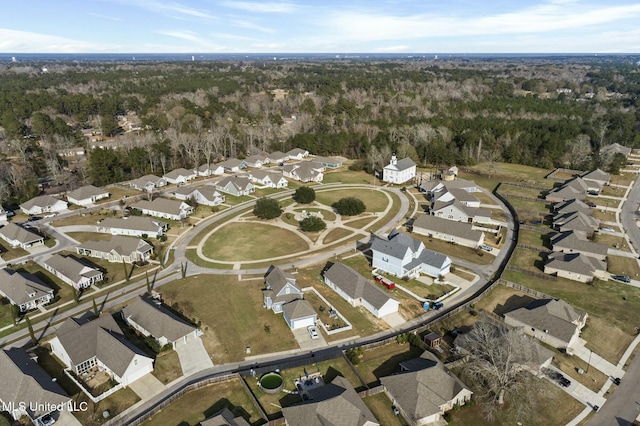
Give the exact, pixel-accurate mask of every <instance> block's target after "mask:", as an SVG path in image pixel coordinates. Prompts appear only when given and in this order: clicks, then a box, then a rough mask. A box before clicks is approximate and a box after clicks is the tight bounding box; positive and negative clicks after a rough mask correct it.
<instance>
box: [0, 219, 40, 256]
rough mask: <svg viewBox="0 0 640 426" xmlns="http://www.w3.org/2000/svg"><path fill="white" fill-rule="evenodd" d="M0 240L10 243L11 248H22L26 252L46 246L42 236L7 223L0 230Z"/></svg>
mask: <svg viewBox="0 0 640 426" xmlns="http://www.w3.org/2000/svg"><path fill="white" fill-rule="evenodd" d="M0 238H2V239H3V240H5V241H6V242H7V243H9V245H10V246H11V247H14V248H15V247H20V248H22V249H24V250H27V249H29V248H31V247H34V246H39V245H42V244H44V237H43V236H42V235H40V234H36V233H35V232H32V231H30V230H28V229H26V228H23V227H22V226H18V225H16V224H15V223H7V224H6V225H4V226H3V227H2V228H0Z"/></svg>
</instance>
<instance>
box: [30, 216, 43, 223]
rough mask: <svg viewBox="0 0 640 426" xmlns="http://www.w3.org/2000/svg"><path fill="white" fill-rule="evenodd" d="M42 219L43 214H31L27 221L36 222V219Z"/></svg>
mask: <svg viewBox="0 0 640 426" xmlns="http://www.w3.org/2000/svg"><path fill="white" fill-rule="evenodd" d="M40 219H42V217H41V216H31V217H30V218H29V219H27V222H35V221H36V220H40Z"/></svg>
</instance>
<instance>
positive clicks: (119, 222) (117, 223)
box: [99, 216, 167, 232]
mask: <svg viewBox="0 0 640 426" xmlns="http://www.w3.org/2000/svg"><path fill="white" fill-rule="evenodd" d="M99 226H100V227H103V228H118V229H131V230H136V231H143V232H144V231H148V232H157V231H158V228H161V227H162V228H166V227H167V223H166V222H162V221H160V220H158V219H154V218H150V217H147V216H129V217H126V218H115V217H107V218H105V219H103V220H102V221H101V222H100V224H99Z"/></svg>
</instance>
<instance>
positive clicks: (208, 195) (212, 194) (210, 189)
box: [196, 185, 223, 201]
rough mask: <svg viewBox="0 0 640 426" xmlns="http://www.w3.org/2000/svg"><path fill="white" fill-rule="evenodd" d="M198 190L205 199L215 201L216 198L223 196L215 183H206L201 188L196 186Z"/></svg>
mask: <svg viewBox="0 0 640 426" xmlns="http://www.w3.org/2000/svg"><path fill="white" fill-rule="evenodd" d="M196 191H198V192H199V193H200V195H202V196H203V197H204V199H206V200H209V201H213V200H215V199H216V198H220V197H223V195H222V194H221V193H219V192H218V191H217V190H216V187H215V186H213V185H205V186H201V187H200V188H196Z"/></svg>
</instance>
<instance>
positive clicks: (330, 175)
mask: <svg viewBox="0 0 640 426" xmlns="http://www.w3.org/2000/svg"><path fill="white" fill-rule="evenodd" d="M336 182H342V183H358V184H366V185H372V184H373V176H371V175H370V174H368V173H366V172H364V171H359V172H354V171H351V170H342V171H329V172H327V173H325V174H324V177H323V179H322V183H324V184H327V183H336ZM380 184H381V182H380V179H376V185H380Z"/></svg>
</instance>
